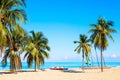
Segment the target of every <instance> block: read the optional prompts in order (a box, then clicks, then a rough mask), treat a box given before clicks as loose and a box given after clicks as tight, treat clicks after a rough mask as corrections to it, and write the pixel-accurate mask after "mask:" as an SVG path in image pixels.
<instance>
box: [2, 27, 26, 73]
mask: <svg viewBox="0 0 120 80" xmlns="http://www.w3.org/2000/svg"><path fill="white" fill-rule="evenodd" d="M11 31H12V32H11V35H10V36H11V42H12V43H10V44H12V45H11V47H9V46H7V48H6V51H5V54H4V57H3V60H2V64H3V67H6V65H7V58H9V59H10V70H11V71H12V72H15V71H16V70H20V69H21V67H22V64H21V58H20V53H22V52H21V50H20V47H21V46H22V42H23V39H24V35H25V32H24V30H23V29H22V28H21V27H17V28H16V29H12V30H11ZM9 48H11V49H9Z"/></svg>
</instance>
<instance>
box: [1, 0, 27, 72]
mask: <svg viewBox="0 0 120 80" xmlns="http://www.w3.org/2000/svg"><path fill="white" fill-rule="evenodd" d="M22 7H25V1H24V0H0V32H1V34H0V37H1V41H0V49H1V51H2V52H1V54H2V53H5V55H4V58H3V60H2V63H3V66H4V67H5V66H6V64H7V57H9V59H10V69H11V71H14V70H16V68H18V69H20V68H21V60H20V57H19V54H18V52H19V47H20V41H21V38H22V37H24V33H25V32H24V30H23V29H22V27H21V26H20V25H19V23H20V22H21V23H25V21H26V19H27V18H26V14H25V12H24V10H23V9H22Z"/></svg>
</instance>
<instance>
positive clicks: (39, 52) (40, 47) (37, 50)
mask: <svg viewBox="0 0 120 80" xmlns="http://www.w3.org/2000/svg"><path fill="white" fill-rule="evenodd" d="M31 33H32V36H29V41H28V42H27V45H26V46H25V48H24V50H25V51H26V53H25V55H24V59H25V58H26V57H27V63H28V67H31V66H32V64H33V62H34V66H35V71H36V66H37V68H38V69H39V68H40V64H44V58H48V57H49V53H48V52H47V51H50V47H49V46H48V40H47V39H46V38H45V37H44V36H43V34H42V33H41V32H37V33H35V32H34V31H31Z"/></svg>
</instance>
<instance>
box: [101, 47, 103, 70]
mask: <svg viewBox="0 0 120 80" xmlns="http://www.w3.org/2000/svg"><path fill="white" fill-rule="evenodd" d="M101 72H103V54H102V48H101Z"/></svg>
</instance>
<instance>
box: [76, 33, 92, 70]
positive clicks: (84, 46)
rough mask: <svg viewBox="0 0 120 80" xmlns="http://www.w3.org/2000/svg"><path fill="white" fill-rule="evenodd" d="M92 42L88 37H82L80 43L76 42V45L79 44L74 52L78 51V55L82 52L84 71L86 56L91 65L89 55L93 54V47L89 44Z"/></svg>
mask: <svg viewBox="0 0 120 80" xmlns="http://www.w3.org/2000/svg"><path fill="white" fill-rule="evenodd" d="M89 42H90V39H88V38H87V36H86V35H80V39H79V41H74V43H78V46H77V47H76V49H75V50H74V51H77V53H80V52H81V50H82V69H83V71H84V55H85V57H86V61H87V64H88V63H89V61H90V59H89V55H90V54H89V53H90V52H91V46H90V44H88V43H89Z"/></svg>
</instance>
